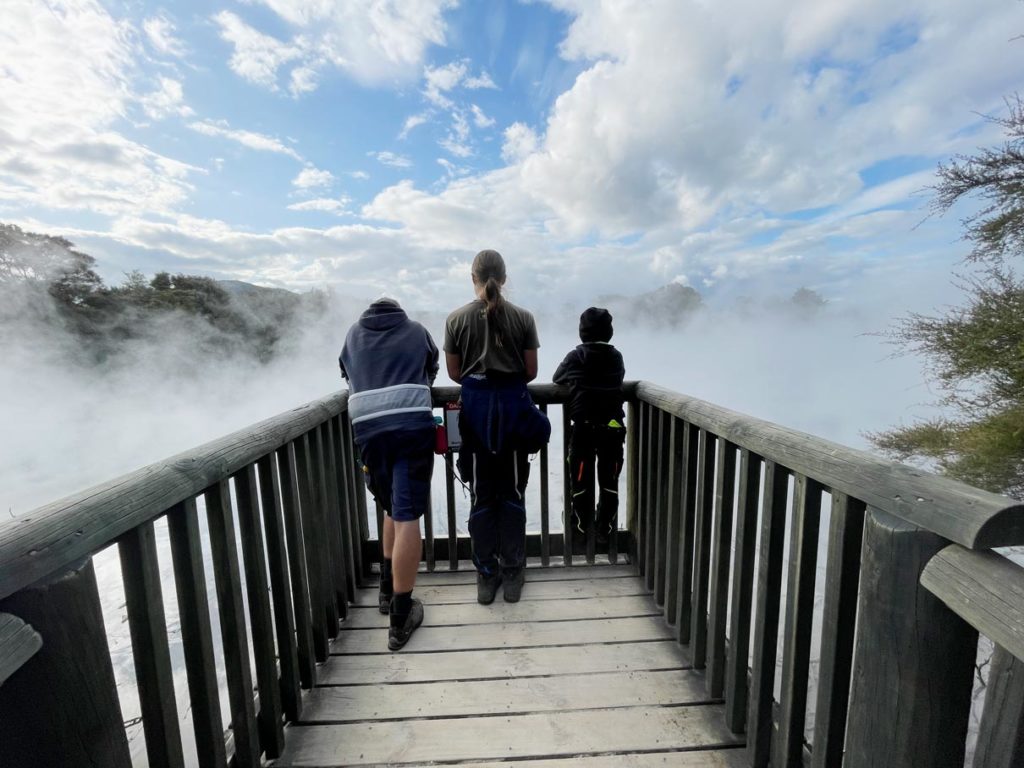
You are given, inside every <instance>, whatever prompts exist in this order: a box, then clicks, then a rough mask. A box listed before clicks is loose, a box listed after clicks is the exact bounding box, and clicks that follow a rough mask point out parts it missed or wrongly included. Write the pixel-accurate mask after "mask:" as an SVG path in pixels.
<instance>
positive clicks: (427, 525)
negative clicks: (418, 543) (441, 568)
mask: <svg viewBox="0 0 1024 768" xmlns="http://www.w3.org/2000/svg"><path fill="white" fill-rule="evenodd" d="M428 501H429V503H428V506H427V511H426V512H425V513H424V515H423V556H424V559H425V560H426V563H427V571H430V572H433V571H434V570H436V569H437V562H436V558H435V556H434V503H433V499H429V500H428Z"/></svg>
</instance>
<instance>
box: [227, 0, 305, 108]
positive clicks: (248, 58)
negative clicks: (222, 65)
mask: <svg viewBox="0 0 1024 768" xmlns="http://www.w3.org/2000/svg"><path fill="white" fill-rule="evenodd" d="M213 20H214V21H215V22H216V23H217V25H218V26H219V27H220V36H221V37H222V38H223V39H224V40H226V41H227V42H229V43H231V44H232V45H234V47H235V50H234V53H232V55H231V60H230V61H229V62H228V65H229V66H230V67H231V69H232V70H233V71H234V72H235V73H236V74H237V75H239V76H240V77H242V78H245V79H246V80H248V81H249V82H252V83H256V84H257V85H262V86H264V87H266V88H270V89H271V90H277V70H278V69H279V68H280V67H281V66H282V65H283V64H286V63H288V62H290V61H294V60H295V59H298V58H300V57H301V56H302V50H301V49H300V48H299V47H298V46H296V45H293V44H291V43H286V42H283V41H281V40H278V39H277V38H276V37H271V36H270V35H265V34H263V33H262V32H260V31H259V30H257V29H256V28H254V27H251V26H249V25H248V24H246V23H245V22H244V21H242V19H241V18H239V17H238V16H237V15H236V14H234V13H231V12H230V11H221V12H220V13H218V14H217V15H216V16H214V17H213Z"/></svg>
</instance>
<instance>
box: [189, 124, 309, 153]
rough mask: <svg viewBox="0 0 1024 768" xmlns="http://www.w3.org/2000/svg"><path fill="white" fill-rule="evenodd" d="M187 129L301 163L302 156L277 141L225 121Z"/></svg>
mask: <svg viewBox="0 0 1024 768" xmlns="http://www.w3.org/2000/svg"><path fill="white" fill-rule="evenodd" d="M188 127H189V128H191V129H192V130H193V131H195V132H196V133H201V134H203V135H204V136H214V137H217V138H222V139H227V140H228V141H234V142H236V143H238V144H241V145H242V146H244V147H248V148H249V149H255V150H257V151H259V152H276V153H278V154H281V155H287V156H288V157H291V158H293V159H295V160H298V161H299V162H302V155H300V154H299V153H298V152H296V151H295V150H294V149H292V148H291V147H289V146H286V145H285V144H282V143H281V141H280V140H279V139H276V138H274V137H273V136H267V135H266V134H263V133H256V132H255V131H246V130H243V129H238V128H232V127H231V126H230V125H229V124H228V122H227V121H226V120H217V121H213V120H198V121H194V122H191V123H189V124H188Z"/></svg>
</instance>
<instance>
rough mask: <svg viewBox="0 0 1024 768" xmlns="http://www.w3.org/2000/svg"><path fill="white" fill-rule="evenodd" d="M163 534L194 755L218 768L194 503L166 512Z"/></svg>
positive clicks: (213, 672)
mask: <svg viewBox="0 0 1024 768" xmlns="http://www.w3.org/2000/svg"><path fill="white" fill-rule="evenodd" d="M167 531H168V533H169V534H170V542H171V562H172V563H173V565H174V584H175V587H176V588H177V594H178V621H179V623H180V624H181V647H182V650H183V651H184V653H185V672H186V674H187V676H188V694H189V704H190V709H191V712H192V728H193V731H194V732H195V737H196V755H197V756H198V758H199V766H200V768H222V767H223V766H224V765H225V763H226V762H227V757H226V756H225V750H224V723H223V721H222V720H221V716H220V694H219V691H218V687H217V667H216V664H215V662H214V657H213V632H212V630H211V627H210V600H209V597H208V596H207V592H206V569H205V568H203V550H202V543H201V537H200V533H199V515H198V512H197V511H196V501H195V499H189V500H188V501H185V502H183V503H181V504H177V505H175V506H174V507H172V508H171V509H170V511H168V513H167Z"/></svg>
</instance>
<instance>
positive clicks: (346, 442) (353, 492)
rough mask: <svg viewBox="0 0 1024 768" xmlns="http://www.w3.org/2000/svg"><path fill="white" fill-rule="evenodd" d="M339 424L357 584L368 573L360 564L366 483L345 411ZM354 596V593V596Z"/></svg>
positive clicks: (349, 530)
mask: <svg viewBox="0 0 1024 768" xmlns="http://www.w3.org/2000/svg"><path fill="white" fill-rule="evenodd" d="M338 422H339V424H340V426H341V446H342V452H341V453H342V465H343V469H344V471H345V487H346V488H348V490H349V494H348V504H349V505H348V514H347V519H346V522H347V523H348V526H347V528H348V536H349V540H350V541H349V544H350V546H351V548H352V549H351V552H352V557H353V563H352V568H353V570H354V571H355V578H356V583H355V586H356V587H361V586H362V585H363V577H364V576H365V575H366V574H367V573H369V568H368V566H366V565H364V564H363V542H364V541H366V522H367V521H366V509H365V504H366V483H365V481H364V480H363V473H362V471H361V470H360V469H359V466H358V464H357V462H356V444H355V442H353V439H352V424H351V422H350V421H349V419H348V412H347V411H346V412H344V413H342V414H340V415H339V416H338ZM353 599H355V596H354V595H353Z"/></svg>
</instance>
